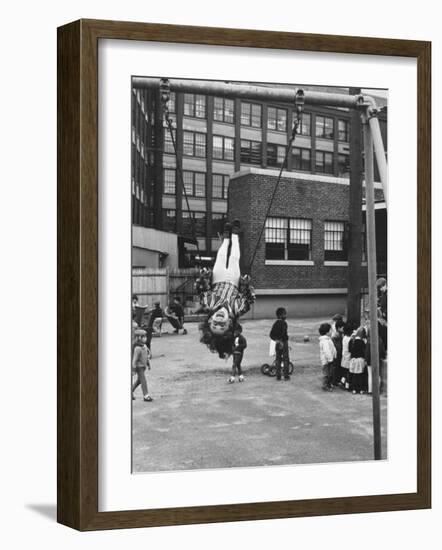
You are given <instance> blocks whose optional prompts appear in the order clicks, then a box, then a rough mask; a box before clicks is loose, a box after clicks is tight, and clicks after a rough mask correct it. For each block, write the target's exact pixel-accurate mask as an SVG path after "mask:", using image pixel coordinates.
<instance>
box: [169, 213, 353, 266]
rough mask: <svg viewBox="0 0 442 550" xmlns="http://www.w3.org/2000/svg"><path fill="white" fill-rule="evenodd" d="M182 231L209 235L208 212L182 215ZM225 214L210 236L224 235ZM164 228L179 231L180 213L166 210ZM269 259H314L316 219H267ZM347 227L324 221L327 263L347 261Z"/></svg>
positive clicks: (215, 222)
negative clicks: (313, 246)
mask: <svg viewBox="0 0 442 550" xmlns="http://www.w3.org/2000/svg"><path fill="white" fill-rule="evenodd" d="M182 220H183V221H182V231H183V233H184V234H189V235H193V234H195V235H196V236H197V237H205V236H206V221H207V219H206V212H200V211H191V212H190V214H189V212H188V211H184V210H183V212H182ZM224 221H225V214H220V213H213V214H212V219H211V227H210V235H211V236H212V237H216V236H217V235H218V234H219V233H221V232H222V225H223V223H224ZM163 225H164V229H165V230H167V231H176V210H174V209H164V210H163ZM265 259H266V260H295V261H308V260H311V259H312V220H310V219H303V218H274V217H272V218H267V220H266V225H265ZM347 259H348V258H347V235H346V224H345V222H343V221H326V222H324V261H347Z"/></svg>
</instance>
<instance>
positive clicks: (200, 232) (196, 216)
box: [183, 210, 206, 237]
mask: <svg viewBox="0 0 442 550" xmlns="http://www.w3.org/2000/svg"><path fill="white" fill-rule="evenodd" d="M183 233H184V234H185V235H192V236H193V235H194V234H195V235H196V236H197V237H205V236H206V213H205V212H195V211H191V212H190V216H189V211H188V210H183Z"/></svg>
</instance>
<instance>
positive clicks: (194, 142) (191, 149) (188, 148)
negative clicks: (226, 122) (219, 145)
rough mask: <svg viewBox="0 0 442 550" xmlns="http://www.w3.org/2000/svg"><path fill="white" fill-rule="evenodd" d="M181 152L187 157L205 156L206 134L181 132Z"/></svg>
mask: <svg viewBox="0 0 442 550" xmlns="http://www.w3.org/2000/svg"><path fill="white" fill-rule="evenodd" d="M183 154H184V155H187V156H189V157H205V156H206V134H201V133H199V132H187V131H185V132H183Z"/></svg>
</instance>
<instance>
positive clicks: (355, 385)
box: [348, 327, 367, 394]
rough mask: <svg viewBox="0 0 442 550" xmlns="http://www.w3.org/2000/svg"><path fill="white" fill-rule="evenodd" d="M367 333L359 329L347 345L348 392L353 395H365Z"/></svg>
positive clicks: (363, 329)
mask: <svg viewBox="0 0 442 550" xmlns="http://www.w3.org/2000/svg"><path fill="white" fill-rule="evenodd" d="M366 337H367V333H366V331H365V328H363V327H360V328H359V329H358V330H357V332H356V336H355V337H354V338H352V340H351V341H350V343H349V346H348V347H349V350H350V356H351V359H350V368H349V374H350V390H351V392H352V393H353V394H356V393H366V374H365V373H366V371H365V348H366V342H365V339H366Z"/></svg>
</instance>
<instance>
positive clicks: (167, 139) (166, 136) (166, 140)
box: [164, 130, 176, 153]
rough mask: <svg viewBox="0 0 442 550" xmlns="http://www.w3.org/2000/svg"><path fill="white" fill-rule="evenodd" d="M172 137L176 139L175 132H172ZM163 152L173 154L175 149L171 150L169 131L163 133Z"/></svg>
mask: <svg viewBox="0 0 442 550" xmlns="http://www.w3.org/2000/svg"><path fill="white" fill-rule="evenodd" d="M172 133H173V137H174V139H176V132H175V130H172ZM164 152H165V153H175V149H174V148H173V143H172V138H171V136H170V132H169V130H167V131H166V132H165V133H164Z"/></svg>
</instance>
